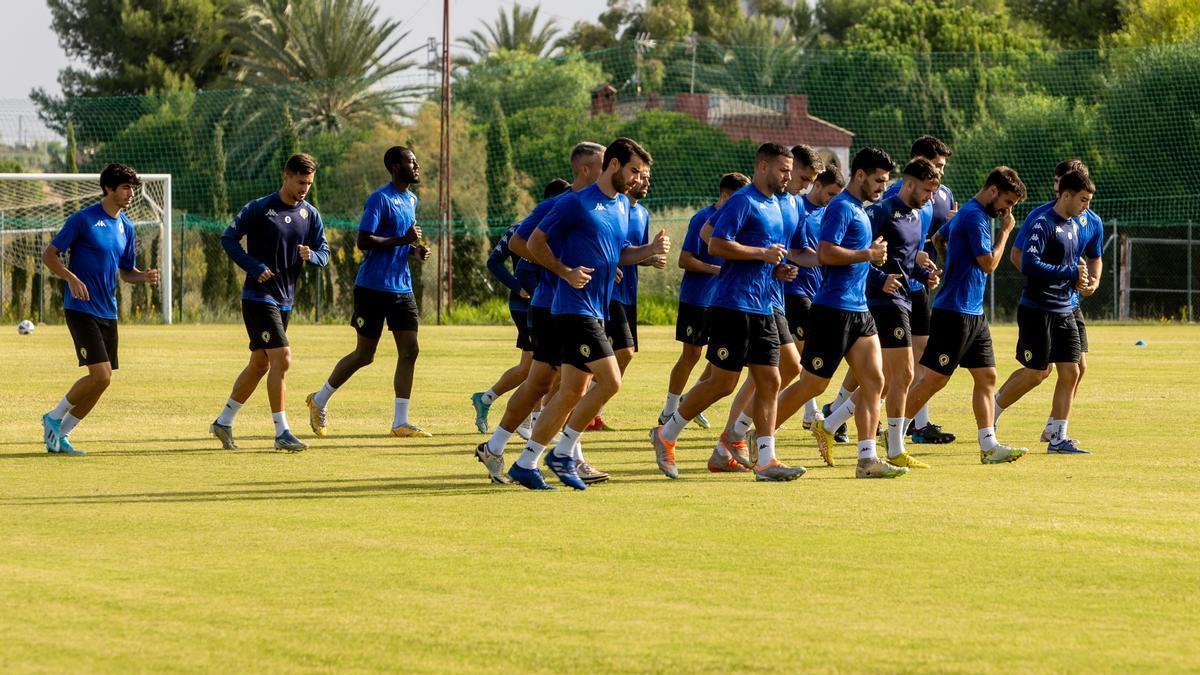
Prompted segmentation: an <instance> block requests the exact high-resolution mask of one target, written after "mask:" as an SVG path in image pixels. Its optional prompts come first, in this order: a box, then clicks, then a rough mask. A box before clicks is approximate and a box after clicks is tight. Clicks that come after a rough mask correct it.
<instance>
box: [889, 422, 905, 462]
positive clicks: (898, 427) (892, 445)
mask: <svg viewBox="0 0 1200 675" xmlns="http://www.w3.org/2000/svg"><path fill="white" fill-rule="evenodd" d="M907 428H908V418H907V417H889V418H888V428H887V435H888V436H887V439H888V457H899V456H900V453H902V452H904V430H905V429H907Z"/></svg>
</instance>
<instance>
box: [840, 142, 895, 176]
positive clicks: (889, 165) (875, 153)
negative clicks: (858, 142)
mask: <svg viewBox="0 0 1200 675" xmlns="http://www.w3.org/2000/svg"><path fill="white" fill-rule="evenodd" d="M895 168H896V163H895V162H893V161H892V157H891V155H889V154H887V153H886V152H884V151H883V149H882V148H863V149H862V150H859V151H858V154H856V155H854V159H852V160H850V176H851V177H853V176H854V174H856V173H858V172H859V171H862V172H863V173H871V172H874V171H891V170H892V169H895Z"/></svg>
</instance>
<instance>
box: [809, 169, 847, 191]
mask: <svg viewBox="0 0 1200 675" xmlns="http://www.w3.org/2000/svg"><path fill="white" fill-rule="evenodd" d="M813 182H814V183H820V184H821V185H831V184H832V185H836V186H838V187H846V177H845V176H843V175H842V171H841V169H839V168H837V167H836V166H834V165H832V164H830V165H829V166H827V167H825V168H824V169H822V170H821V173H819V174H817V177H816V178H814V179H813Z"/></svg>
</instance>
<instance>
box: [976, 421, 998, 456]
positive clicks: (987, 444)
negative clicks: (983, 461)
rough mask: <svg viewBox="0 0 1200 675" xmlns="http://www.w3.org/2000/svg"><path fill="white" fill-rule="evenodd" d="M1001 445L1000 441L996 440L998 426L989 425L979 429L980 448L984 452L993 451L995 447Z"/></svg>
mask: <svg viewBox="0 0 1200 675" xmlns="http://www.w3.org/2000/svg"><path fill="white" fill-rule="evenodd" d="M997 445H1000V441H998V440H996V427H987V428H986V429H980V430H979V449H980V451H982V452H991V451H992V449H993V448H995V447H996V446H997Z"/></svg>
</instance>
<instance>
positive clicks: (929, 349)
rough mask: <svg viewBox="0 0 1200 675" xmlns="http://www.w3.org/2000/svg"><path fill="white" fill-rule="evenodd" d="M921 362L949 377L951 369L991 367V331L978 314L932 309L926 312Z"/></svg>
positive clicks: (952, 370)
mask: <svg viewBox="0 0 1200 675" xmlns="http://www.w3.org/2000/svg"><path fill="white" fill-rule="evenodd" d="M921 365H923V366H925V367H926V368H928V369H930V370H932V371H933V372H935V373H940V374H942V375H945V376H946V377H949V376H950V375H952V374H954V369H955V368H957V367H959V366H962V367H963V368H995V367H996V354H995V352H993V351H992V331H991V330H990V329H989V328H988V322H987V318H985V317H984V316H983V315H982V314H963V313H962V312H952V311H950V310H948V309H934V310H933V311H932V312H931V313H930V316H929V344H927V345H926V346H925V353H924V354H922V355H921Z"/></svg>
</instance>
